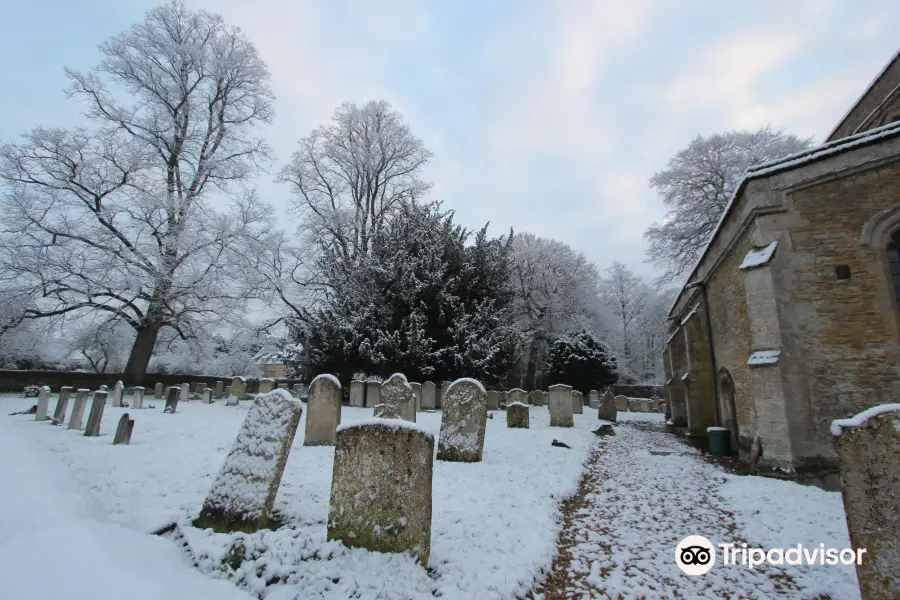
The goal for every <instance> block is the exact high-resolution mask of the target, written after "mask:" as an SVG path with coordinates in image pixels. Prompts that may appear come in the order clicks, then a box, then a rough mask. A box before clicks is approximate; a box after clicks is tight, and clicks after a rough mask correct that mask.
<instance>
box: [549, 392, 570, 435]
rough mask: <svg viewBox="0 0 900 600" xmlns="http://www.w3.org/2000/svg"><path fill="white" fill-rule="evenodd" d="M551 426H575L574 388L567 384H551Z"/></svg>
mask: <svg viewBox="0 0 900 600" xmlns="http://www.w3.org/2000/svg"><path fill="white" fill-rule="evenodd" d="M550 427H575V417H574V416H573V414H572V388H571V387H569V386H567V385H562V384H558V385H551V386H550Z"/></svg>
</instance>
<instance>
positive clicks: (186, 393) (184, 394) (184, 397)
mask: <svg viewBox="0 0 900 600" xmlns="http://www.w3.org/2000/svg"><path fill="white" fill-rule="evenodd" d="M190 399H191V385H190V384H189V383H182V384H181V397H180V398H179V399H178V400H179V401H180V402H187V401H189V400H190Z"/></svg>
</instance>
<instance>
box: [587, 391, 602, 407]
mask: <svg viewBox="0 0 900 600" xmlns="http://www.w3.org/2000/svg"><path fill="white" fill-rule="evenodd" d="M588 404H589V406H590V407H591V408H600V392H598V391H597V390H591V391H590V393H588Z"/></svg>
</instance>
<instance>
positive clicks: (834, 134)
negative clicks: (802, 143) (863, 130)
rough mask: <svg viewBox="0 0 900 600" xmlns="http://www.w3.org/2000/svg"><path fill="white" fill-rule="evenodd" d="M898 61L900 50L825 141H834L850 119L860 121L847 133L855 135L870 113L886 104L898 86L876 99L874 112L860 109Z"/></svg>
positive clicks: (888, 83)
mask: <svg viewBox="0 0 900 600" xmlns="http://www.w3.org/2000/svg"><path fill="white" fill-rule="evenodd" d="M898 60H900V50H898V51H897V52H896V53H895V54H894V56H893V57H891V59H890V60H889V61H888V62H887V64H886V65H884V68H883V69H881V71H880V72H879V73H878V75H876V76H875V78H874V79H873V80H872V81H871V82H870V83H869V85H867V86H866V89H865V90H864V91H863V93H862V94H860V95H859V98H857V99H856V101H855V102H854V103H853V104H852V105H851V106H850V108H849V109H848V110H847V112H846V113H844V116H843V117H841V119H840V121H838V123H837V125H835V126H834V129H832V130H831V133H829V134H828V137H826V138H825V139H826V141H829V142H830V141H833V140H834V139H838V138H837V134H838V132H839V131H840V130H841V129H842V128H843V127H845V125H847V123H848V121H850V120H851V119H855V120H858V121H860V123H859V124H858V125H857V127H856V128H854V129H852V130H850V131H849V133H851V134H854V133H857V132H858V131H859V128H860V127H861V126H862V124H864V123H865V122H866V121H868V119H869V117H871V116H872V114H871V113H874V112H875V111H877V110H878V109H879V108H881V106H882V105H883V104H884V102H886V101H887V100H888V99H889V98H890V97H892V96H893V94H894V93H895V92H896V91H897V87H900V86H897V87H893V86H892V87H893V89H892V90H890V92H889V93H888V94H887V95H886V96H885V97H884V98H877V99H876V100H880V102H879V105H878V106H877V107H876V108H875V111H866V110H865V109H862V104H863V102H864V101H865V100H866V98H867V97H868V96H869V94H871V93H874V91H875V87H876V86H878V84H879V83H880V82H881V80H882V79H883V78H884V77H885V75H887V73H888V72H889V71H890V70H891V68H892V67H893V66H894V64H895V63H897V61H898ZM886 83H887V85H888V86H890V82H889V81H888V82H886ZM859 110H863V112H862V113H859V114H855V113H857V112H859ZM860 117H862V119H860ZM841 137H843V136H841Z"/></svg>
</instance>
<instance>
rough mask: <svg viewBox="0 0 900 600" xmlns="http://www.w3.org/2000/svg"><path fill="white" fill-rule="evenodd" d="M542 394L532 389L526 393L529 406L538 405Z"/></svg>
mask: <svg viewBox="0 0 900 600" xmlns="http://www.w3.org/2000/svg"><path fill="white" fill-rule="evenodd" d="M543 397H544V395H543V394H542V393H541V392H540V391H539V390H534V391H532V392H530V393H529V394H528V404H530V405H531V406H540V405H541V400H542V399H543Z"/></svg>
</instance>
